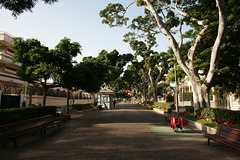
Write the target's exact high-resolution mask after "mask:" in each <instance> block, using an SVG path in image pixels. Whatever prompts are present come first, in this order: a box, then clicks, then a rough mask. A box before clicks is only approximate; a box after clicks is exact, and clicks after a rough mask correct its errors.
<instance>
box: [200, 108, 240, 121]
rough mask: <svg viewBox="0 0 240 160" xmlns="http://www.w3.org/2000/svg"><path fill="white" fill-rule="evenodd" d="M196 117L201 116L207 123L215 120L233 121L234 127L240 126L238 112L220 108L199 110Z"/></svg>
mask: <svg viewBox="0 0 240 160" xmlns="http://www.w3.org/2000/svg"><path fill="white" fill-rule="evenodd" d="M197 114H198V115H203V116H204V117H205V118H206V119H207V120H208V121H211V120H212V119H216V120H217V121H224V122H228V121H234V122H235V124H236V125H239V124H240V111H232V110H227V109H220V108H200V109H199V110H197Z"/></svg>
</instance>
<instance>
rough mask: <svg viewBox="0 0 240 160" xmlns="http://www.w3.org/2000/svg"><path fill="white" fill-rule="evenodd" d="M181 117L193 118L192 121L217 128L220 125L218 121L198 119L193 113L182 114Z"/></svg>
mask: <svg viewBox="0 0 240 160" xmlns="http://www.w3.org/2000/svg"><path fill="white" fill-rule="evenodd" d="M181 117H183V118H186V119H189V120H192V121H194V122H197V123H201V124H204V125H206V126H210V127H213V128H217V127H218V123H216V122H208V121H206V120H204V119H196V118H195V117H193V116H192V115H181Z"/></svg>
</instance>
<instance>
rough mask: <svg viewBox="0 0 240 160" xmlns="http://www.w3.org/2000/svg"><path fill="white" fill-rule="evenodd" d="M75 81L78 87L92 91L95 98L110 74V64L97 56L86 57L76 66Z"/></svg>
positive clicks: (75, 85)
mask: <svg viewBox="0 0 240 160" xmlns="http://www.w3.org/2000/svg"><path fill="white" fill-rule="evenodd" d="M73 73H74V75H73V83H74V87H75V88H76V89H82V90H84V91H86V92H88V93H91V95H92V97H93V99H94V100H95V98H94V95H95V93H97V92H98V91H99V90H100V88H101V86H102V85H103V84H104V81H105V79H106V77H107V74H108V66H107V65H106V64H104V63H102V62H101V61H99V60H98V59H97V58H93V57H84V58H83V62H80V63H78V64H76V65H75V66H74V72H73Z"/></svg>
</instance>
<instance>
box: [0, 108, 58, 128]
mask: <svg viewBox="0 0 240 160" xmlns="http://www.w3.org/2000/svg"><path fill="white" fill-rule="evenodd" d="M56 111H57V107H56V106H46V107H44V106H38V107H25V108H11V109H1V110H0V125H3V124H7V123H13V122H19V121H24V120H28V119H32V118H36V117H41V116H45V115H54V114H56Z"/></svg>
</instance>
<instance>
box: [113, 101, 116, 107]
mask: <svg viewBox="0 0 240 160" xmlns="http://www.w3.org/2000/svg"><path fill="white" fill-rule="evenodd" d="M113 108H116V100H115V99H114V100H113Z"/></svg>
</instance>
